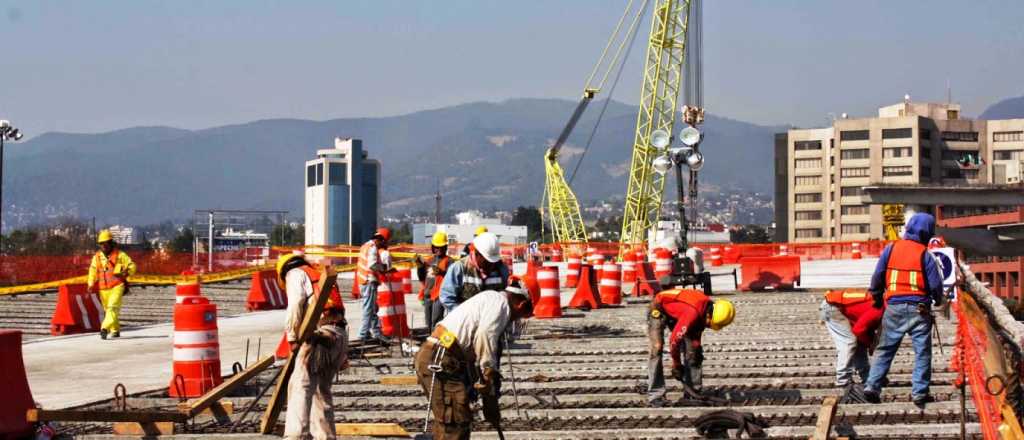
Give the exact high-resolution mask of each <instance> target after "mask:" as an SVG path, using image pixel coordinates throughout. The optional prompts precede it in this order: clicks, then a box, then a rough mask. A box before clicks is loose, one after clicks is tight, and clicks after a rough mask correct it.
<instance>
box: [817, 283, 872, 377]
mask: <svg viewBox="0 0 1024 440" xmlns="http://www.w3.org/2000/svg"><path fill="white" fill-rule="evenodd" d="M821 320H822V321H825V326H826V327H828V333H829V334H830V335H831V336H832V341H833V342H835V344H836V386H840V387H843V386H846V385H849V384H850V382H852V381H853V374H854V373H857V375H858V376H860V380H861V381H862V382H863V381H866V380H867V378H868V349H867V347H864V346H861V345H860V344H859V343H857V337H856V336H854V334H853V329H852V328H851V326H850V320H849V319H846V316H845V315H843V312H842V311H840V310H839V309H838V308H836V307H835V306H833V305H832V304H829V303H828V302H827V301H822V302H821Z"/></svg>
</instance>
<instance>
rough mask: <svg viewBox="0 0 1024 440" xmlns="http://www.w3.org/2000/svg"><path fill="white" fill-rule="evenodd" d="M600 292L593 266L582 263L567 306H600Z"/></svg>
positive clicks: (590, 307)
mask: <svg viewBox="0 0 1024 440" xmlns="http://www.w3.org/2000/svg"><path fill="white" fill-rule="evenodd" d="M601 305H602V302H601V292H600V290H599V289H598V286H597V273H596V271H595V270H594V266H591V265H589V264H584V265H583V267H582V268H580V282H579V283H578V284H577V285H576V293H575V294H574V295H573V296H572V300H570V301H569V308H572V309H579V310H591V309H597V308H600V307H601Z"/></svg>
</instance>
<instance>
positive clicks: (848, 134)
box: [839, 127, 928, 141]
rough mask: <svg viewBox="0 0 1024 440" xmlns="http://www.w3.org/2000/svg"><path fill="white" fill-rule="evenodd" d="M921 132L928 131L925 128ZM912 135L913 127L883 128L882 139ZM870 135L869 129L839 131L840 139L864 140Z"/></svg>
mask: <svg viewBox="0 0 1024 440" xmlns="http://www.w3.org/2000/svg"><path fill="white" fill-rule="evenodd" d="M923 133H928V131H927V130H925V131H923ZM913 136H914V129H913V128H909V127H908V128H883V129H882V139H906V138H910V137H913ZM870 137H871V131H870V130H845V131H840V132H839V140H841V141H866V140H868V139H869V138H870Z"/></svg>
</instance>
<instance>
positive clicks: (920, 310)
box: [864, 212, 945, 406]
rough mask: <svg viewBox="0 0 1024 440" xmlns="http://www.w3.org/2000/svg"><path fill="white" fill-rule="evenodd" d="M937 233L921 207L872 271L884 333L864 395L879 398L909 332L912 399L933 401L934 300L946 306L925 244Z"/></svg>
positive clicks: (873, 291) (919, 402) (936, 269)
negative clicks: (920, 210)
mask: <svg viewBox="0 0 1024 440" xmlns="http://www.w3.org/2000/svg"><path fill="white" fill-rule="evenodd" d="M933 235H935V217H932V216H931V214H926V213H923V212H919V213H916V214H914V215H913V217H911V218H910V220H909V221H907V224H906V227H905V228H904V233H903V239H902V240H899V241H897V242H895V243H892V244H890V245H889V246H887V247H886V248H885V250H884V251H882V255H881V256H880V257H879V258H878V264H877V266H875V273H874V274H873V275H872V276H871V285H870V287H869V288H868V291H870V292H871V295H872V296H873V297H874V300H875V302H874V305H875V307H876V308H878V309H881V308H882V307H883V306H884V307H885V313H884V314H883V316H882V334H881V338H880V339H879V341H878V348H876V349H875V360H874V363H873V364H872V365H871V373H870V374H869V376H868V381H867V383H865V384H864V398H865V399H866V400H868V401H869V402H874V403H878V402H880V401H881V392H882V385H883V381H884V380H885V376H886V375H887V374H888V373H889V367H890V366H891V365H892V360H893V357H895V356H896V350H898V349H899V348H900V341H902V340H903V336H904V335H906V334H910V341H911V343H912V344H913V346H914V374H913V376H912V378H911V384H912V387H911V395H910V397H911V400H913V402H914V404H916V405H918V406H924V404H926V403H928V402H930V401H932V397H931V395H930V394H929V385H930V384H931V379H932V326H933V325H934V324H935V322H934V319H935V317H934V315H932V311H931V308H932V303H933V302H934V303H935V304H936V305H942V304H943V303H944V300H945V298H944V297H943V294H942V275H941V274H940V273H939V267H938V264H936V262H935V258H934V257H932V255H931V254H930V253H929V252H928V249H927V248H926V247H925V245H926V243H928V240H929V239H931V238H932V236H933Z"/></svg>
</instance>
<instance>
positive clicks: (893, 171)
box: [882, 165, 914, 177]
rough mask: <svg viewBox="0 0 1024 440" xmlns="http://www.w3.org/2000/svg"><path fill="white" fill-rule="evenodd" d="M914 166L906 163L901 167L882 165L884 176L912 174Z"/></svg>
mask: <svg viewBox="0 0 1024 440" xmlns="http://www.w3.org/2000/svg"><path fill="white" fill-rule="evenodd" d="M912 175H914V167H912V166H909V165H906V166H899V167H882V177H895V176H912Z"/></svg>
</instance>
